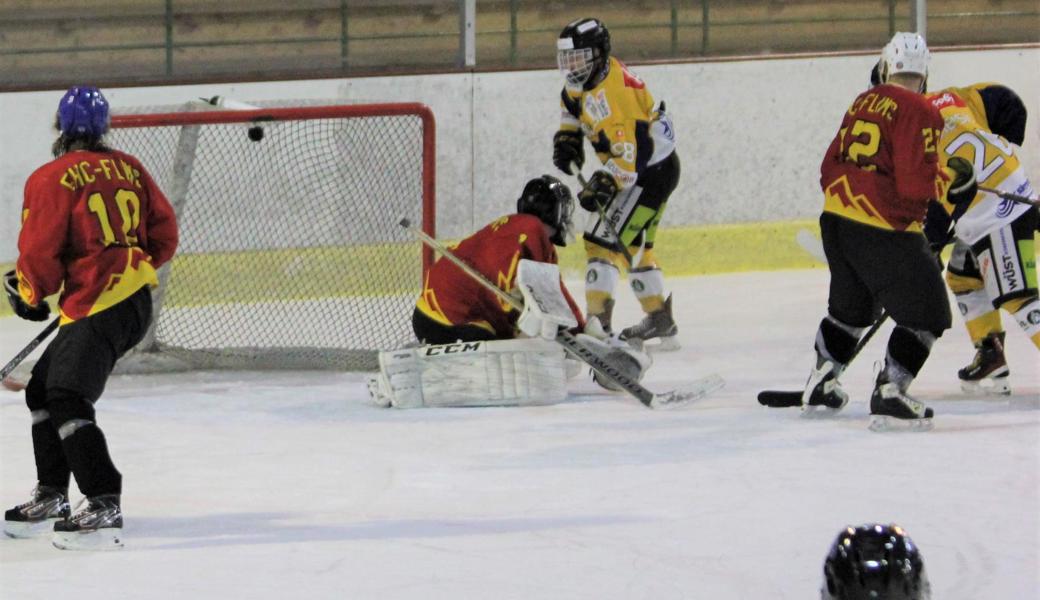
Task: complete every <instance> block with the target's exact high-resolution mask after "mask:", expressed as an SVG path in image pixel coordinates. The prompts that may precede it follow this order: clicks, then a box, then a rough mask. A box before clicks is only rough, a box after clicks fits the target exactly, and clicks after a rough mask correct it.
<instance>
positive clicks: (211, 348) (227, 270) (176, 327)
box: [108, 102, 436, 371]
mask: <svg viewBox="0 0 1040 600" xmlns="http://www.w3.org/2000/svg"><path fill="white" fill-rule="evenodd" d="M201 106H204V107H205V109H204V110H199V107H200V103H197V102H196V103H191V104H188V105H185V107H183V108H179V109H178V110H177V111H170V110H164V111H160V112H155V111H154V110H153V111H152V112H147V109H145V111H144V112H137V111H135V112H133V113H132V114H118V115H114V116H113V118H112V128H111V131H110V133H109V136H108V141H109V143H110V144H111V145H112V146H113V147H114V148H117V149H120V150H124V151H126V152H129V153H131V154H133V155H135V156H137V157H138V158H139V159H141V161H142V162H143V164H144V165H145V167H146V168H147V169H148V170H149V172H150V173H151V174H152V176H153V177H154V178H155V179H156V181H157V182H158V184H159V186H160V187H161V188H162V189H163V190H164V191H165V192H166V194H167V196H168V197H169V198H170V201H171V203H172V204H173V205H174V209H175V210H176V211H177V215H178V224H179V226H180V234H181V244H180V247H179V248H178V253H177V255H176V256H175V257H174V259H173V261H171V263H170V264H169V265H168V266H167V267H164V268H163V269H162V270H161V272H160V279H161V283H160V287H159V289H158V290H157V291H156V293H155V294H153V297H154V298H155V299H156V313H155V319H154V322H153V324H152V329H151V331H150V333H149V336H148V337H147V338H146V339H145V341H144V342H142V344H141V345H140V346H139V350H137V351H135V352H134V353H133V355H132V356H128V357H127V358H126V359H125V360H123V361H121V364H120V365H119V367H118V368H119V369H121V370H123V371H153V370H158V371H166V370H173V369H200V368H201V369H209V368H239V369H269V368H294V369H310V368H315V369H318V368H321V369H325V368H327V369H347V370H369V369H374V368H376V366H377V365H376V354H377V352H378V351H379V350H385V349H392V348H397V347H400V346H401V345H403V344H405V343H408V342H410V341H412V333H411V311H412V307H413V306H414V302H415V298H416V297H417V296H418V294H419V293H420V291H421V285H422V276H423V273H424V272H425V270H426V268H428V267H429V265H430V264H432V261H433V255H432V253H431V252H430V251H429V250H428V249H425V248H422V247H421V245H420V244H418V243H417V242H416V241H415V240H414V239H412V238H411V236H410V235H409V234H408V232H406V231H404V230H402V229H401V228H400V227H398V226H397V223H398V222H399V221H400V220H401V219H402V218H408V219H410V220H412V221H413V222H421V223H422V227H423V230H424V231H426V232H427V233H429V234H430V235H434V234H435V226H436V223H435V222H436V210H435V200H434V194H435V172H436V165H435V143H436V140H435V122H434V116H433V113H432V112H431V110H430V109H429V108H428V107H426V106H425V105H422V104H418V103H399V104H351V105H328V106H324V105H323V106H316V105H306V106H276V107H260V108H256V109H250V110H213V106H212V105H208V104H201Z"/></svg>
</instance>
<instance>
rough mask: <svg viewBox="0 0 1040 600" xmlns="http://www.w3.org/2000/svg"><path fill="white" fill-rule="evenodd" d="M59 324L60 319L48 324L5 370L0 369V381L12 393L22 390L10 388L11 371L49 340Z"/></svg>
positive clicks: (5, 366)
mask: <svg viewBox="0 0 1040 600" xmlns="http://www.w3.org/2000/svg"><path fill="white" fill-rule="evenodd" d="M59 322H61V319H60V318H59V319H54V320H53V321H51V322H50V323H48V324H47V326H46V327H44V328H43V331H41V332H40V333H38V334H36V337H34V338H33V339H32V340H31V341H30V342H29V343H28V344H26V345H25V347H24V348H22V350H21V352H19V353H18V354H16V355H15V357H14V358H12V359H11V360H10V361H9V362H8V363H7V364H6V365H4V368H3V369H0V381H3V382H4V387H6V388H7V389H9V390H12V391H18V390H20V389H22V388H20V387H19V388H17V389H15V388H14V387H12V386H9V385H8V383H7V376H8V375H10V374H11V371H14V370H15V368H17V367H18V365H20V364H22V361H23V360H25V358H26V357H27V356H29V355H30V354H32V351H33V350H35V349H36V347H37V346H39V345H40V344H41V343H43V340H45V339H47V337H48V336H49V335H50V334H52V333H54V330H55V329H57V328H58V323H59Z"/></svg>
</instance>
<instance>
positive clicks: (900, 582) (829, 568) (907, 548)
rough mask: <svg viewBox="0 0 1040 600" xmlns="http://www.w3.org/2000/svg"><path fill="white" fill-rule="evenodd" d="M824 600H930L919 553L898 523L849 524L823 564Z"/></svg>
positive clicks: (822, 589)
mask: <svg viewBox="0 0 1040 600" xmlns="http://www.w3.org/2000/svg"><path fill="white" fill-rule="evenodd" d="M820 596H821V598H823V600H859V599H864V600H866V599H870V598H887V599H889V600H929V599H930V598H931V587H930V584H929V582H928V575H927V574H926V572H925V568H924V562H923V561H922V559H921V555H920V553H919V552H918V551H917V548H916V547H915V546H914V543H913V542H912V541H911V540H910V538H909V536H907V535H906V534H905V532H904V531H903V530H902V529H901V528H899V527H898V526H896V525H887V526H886V525H864V526H861V527H858V528H852V527H849V528H847V529H845V530H844V531H842V532H841V534H839V535H838V539H837V540H835V542H834V544H833V545H832V546H831V550H830V552H829V553H828V555H827V559H826V561H825V562H824V566H823V586H822V587H821V589H820Z"/></svg>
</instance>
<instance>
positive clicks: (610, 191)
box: [578, 170, 618, 212]
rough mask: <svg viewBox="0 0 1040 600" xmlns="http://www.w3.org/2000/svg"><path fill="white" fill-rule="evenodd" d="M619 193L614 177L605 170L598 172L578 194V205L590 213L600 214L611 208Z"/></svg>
mask: <svg viewBox="0 0 1040 600" xmlns="http://www.w3.org/2000/svg"><path fill="white" fill-rule="evenodd" d="M617 193H618V184H617V181H615V180H614V176H613V175H611V174H610V173H608V172H606V171H603V170H600V171H596V172H595V173H593V174H592V177H590V178H589V181H588V183H586V184H585V187H584V188H582V190H581V192H580V193H579V194H578V203H579V204H581V207H582V208H584V209H585V210H587V211H589V212H598V211H599V210H600V209H603V208H606V207H607V206H609V205H610V202H611V201H612V200H614V196H616V195H617Z"/></svg>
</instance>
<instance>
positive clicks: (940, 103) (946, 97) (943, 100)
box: [930, 92, 967, 110]
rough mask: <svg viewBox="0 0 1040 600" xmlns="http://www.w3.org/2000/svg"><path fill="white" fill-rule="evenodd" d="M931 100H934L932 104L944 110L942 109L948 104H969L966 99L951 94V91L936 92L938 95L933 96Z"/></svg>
mask: <svg viewBox="0 0 1040 600" xmlns="http://www.w3.org/2000/svg"><path fill="white" fill-rule="evenodd" d="M930 100H931V102H932V106H934V107H935V108H938V109H939V110H942V109H944V108H946V107H947V106H961V107H963V106H967V104H965V102H964V100H961V99H960V98H959V97H958V96H955V95H953V94H951V93H950V92H943V93H941V94H936V95H934V96H932V97H931V99H930Z"/></svg>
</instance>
